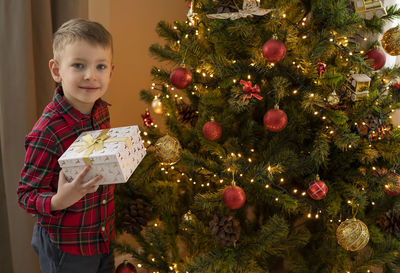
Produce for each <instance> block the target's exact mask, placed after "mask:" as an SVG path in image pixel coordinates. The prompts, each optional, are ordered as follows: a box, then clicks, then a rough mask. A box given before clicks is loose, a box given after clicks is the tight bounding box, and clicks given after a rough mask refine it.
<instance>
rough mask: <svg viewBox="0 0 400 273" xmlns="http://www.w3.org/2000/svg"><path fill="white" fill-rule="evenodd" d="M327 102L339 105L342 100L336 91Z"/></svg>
mask: <svg viewBox="0 0 400 273" xmlns="http://www.w3.org/2000/svg"><path fill="white" fill-rule="evenodd" d="M327 100H328V103H329V104H330V105H336V104H338V103H339V102H340V98H339V96H338V95H337V94H336V92H335V91H333V92H332V93H330V94H329V96H328V99H327Z"/></svg>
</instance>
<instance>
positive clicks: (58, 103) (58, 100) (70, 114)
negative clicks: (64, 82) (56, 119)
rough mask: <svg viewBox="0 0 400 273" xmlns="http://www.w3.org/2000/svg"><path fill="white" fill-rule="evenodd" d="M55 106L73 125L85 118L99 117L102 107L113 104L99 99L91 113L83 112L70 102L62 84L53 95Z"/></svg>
mask: <svg viewBox="0 0 400 273" xmlns="http://www.w3.org/2000/svg"><path fill="white" fill-rule="evenodd" d="M53 102H54V104H53V105H54V107H55V110H56V111H57V112H59V113H60V114H61V115H62V116H63V117H64V118H65V120H66V121H67V123H68V125H69V126H71V127H73V126H74V125H75V124H77V123H79V122H81V120H83V119H91V118H92V117H93V118H97V117H98V115H99V113H98V112H99V110H100V108H102V107H104V106H111V104H109V103H108V102H106V101H104V100H102V99H98V100H96V102H95V103H94V105H93V109H92V113H91V114H82V113H81V112H79V111H78V110H77V109H75V108H74V107H73V106H72V105H71V104H70V103H69V102H67V101H66V100H65V98H64V91H63V90H62V87H61V86H57V88H56V90H55V93H54V97H53Z"/></svg>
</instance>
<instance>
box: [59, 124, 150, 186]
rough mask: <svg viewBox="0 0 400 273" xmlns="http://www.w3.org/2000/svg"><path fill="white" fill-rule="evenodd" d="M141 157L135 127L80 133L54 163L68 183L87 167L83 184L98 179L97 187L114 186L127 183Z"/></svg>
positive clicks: (140, 143)
mask: <svg viewBox="0 0 400 273" xmlns="http://www.w3.org/2000/svg"><path fill="white" fill-rule="evenodd" d="M145 155H146V150H145V148H144V146H143V142H142V139H141V138H140V131H139V128H138V126H127V127H118V128H111V129H103V130H95V131H87V132H83V133H82V134H81V135H80V136H79V137H78V138H77V139H76V140H75V141H74V143H72V144H71V146H70V147H69V148H68V149H67V150H66V151H65V152H64V153H63V154H62V156H61V157H60V158H59V159H58V163H59V164H60V167H61V168H62V170H63V172H64V174H65V177H66V179H67V180H68V181H72V180H73V179H74V178H75V177H76V176H77V175H78V174H79V173H80V172H81V171H82V170H83V169H84V168H85V167H86V166H87V165H90V166H91V169H90V171H89V172H88V173H87V174H86V176H85V178H84V181H85V182H86V181H89V180H90V179H92V178H94V177H95V176H96V175H102V176H103V178H102V179H101V180H100V181H99V183H98V184H117V183H125V182H126V181H128V179H129V177H130V176H131V174H132V173H133V172H134V171H135V169H136V167H137V166H138V165H139V163H140V162H141V161H142V159H143V158H144V156H145Z"/></svg>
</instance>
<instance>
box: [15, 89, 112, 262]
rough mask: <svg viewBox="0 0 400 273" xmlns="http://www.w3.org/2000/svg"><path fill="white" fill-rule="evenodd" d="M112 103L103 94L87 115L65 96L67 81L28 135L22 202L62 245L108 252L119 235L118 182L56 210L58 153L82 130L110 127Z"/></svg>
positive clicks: (73, 250)
mask: <svg viewBox="0 0 400 273" xmlns="http://www.w3.org/2000/svg"><path fill="white" fill-rule="evenodd" d="M108 105H109V104H108V103H106V102H104V101H103V100H101V99H99V100H97V101H96V103H95V104H94V106H93V110H92V113H91V114H89V115H84V114H82V113H80V112H79V111H78V110H76V109H75V108H73V107H72V106H71V105H70V104H69V103H68V102H67V101H66V100H65V99H64V98H63V91H62V88H61V87H58V88H57V89H56V92H55V95H54V99H53V101H52V102H51V103H50V104H49V105H47V107H46V108H45V110H44V111H43V114H42V116H41V117H40V118H39V120H38V121H37V122H36V124H35V126H34V127H33V129H32V131H31V132H30V133H29V135H28V136H27V137H26V139H25V148H26V155H25V164H24V167H23V169H22V171H21V180H20V182H19V185H18V190H17V194H18V202H19V205H20V206H21V207H22V208H23V209H25V210H26V211H27V212H28V213H32V214H34V215H35V216H36V217H37V222H38V224H39V225H41V226H42V227H44V228H45V229H46V230H47V232H48V233H49V235H50V239H51V241H52V242H53V243H54V244H55V245H56V246H57V247H58V248H60V249H61V250H63V251H65V252H68V253H71V254H75V255H84V256H87V255H95V254H102V253H108V252H109V251H110V242H111V240H112V239H113V238H114V218H115V212H114V185H102V186H100V187H99V189H98V190H97V192H95V193H89V194H86V195H85V196H84V197H83V198H82V199H81V200H79V201H78V202H77V203H75V204H74V205H72V206H71V207H69V208H66V209H64V210H60V211H50V200H51V198H52V197H53V196H54V194H56V192H57V184H58V176H59V172H60V166H59V165H58V162H57V160H58V158H59V157H60V156H61V155H62V154H63V153H64V151H65V150H67V148H68V147H69V146H70V145H71V144H72V143H73V142H74V140H75V139H76V138H77V137H78V136H79V135H80V133H82V132H84V131H89V130H97V129H105V128H110V117H109V112H108V107H107V106H108Z"/></svg>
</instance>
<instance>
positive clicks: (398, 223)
mask: <svg viewBox="0 0 400 273" xmlns="http://www.w3.org/2000/svg"><path fill="white" fill-rule="evenodd" d="M376 224H377V226H378V227H379V228H380V229H381V230H382V231H383V232H387V233H390V234H392V235H394V236H397V235H398V234H399V232H400V212H398V211H395V210H389V211H387V212H386V213H385V214H382V215H381V216H380V217H379V219H378V220H377V221H376Z"/></svg>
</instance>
